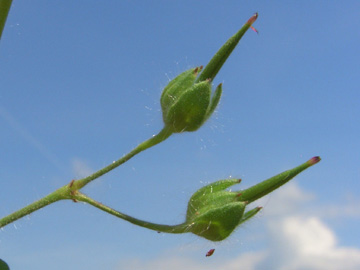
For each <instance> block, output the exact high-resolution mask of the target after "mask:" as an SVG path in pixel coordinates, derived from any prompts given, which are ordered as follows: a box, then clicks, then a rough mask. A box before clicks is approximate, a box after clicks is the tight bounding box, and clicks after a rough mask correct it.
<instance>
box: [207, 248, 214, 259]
mask: <svg viewBox="0 0 360 270" xmlns="http://www.w3.org/2000/svg"><path fill="white" fill-rule="evenodd" d="M214 252H215V248H212V249H210V250H209V251H208V252H207V253H206V255H205V256H206V257H209V256H211V255H213V254H214Z"/></svg>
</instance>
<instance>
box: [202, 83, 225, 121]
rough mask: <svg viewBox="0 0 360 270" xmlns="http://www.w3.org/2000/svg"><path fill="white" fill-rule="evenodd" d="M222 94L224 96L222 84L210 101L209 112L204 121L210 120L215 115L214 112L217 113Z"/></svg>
mask: <svg viewBox="0 0 360 270" xmlns="http://www.w3.org/2000/svg"><path fill="white" fill-rule="evenodd" d="M221 94H222V84H221V83H220V84H219V85H218V86H217V87H216V89H215V92H214V94H213V96H212V98H211V101H210V105H209V108H208V111H207V112H206V116H205V119H204V121H206V120H208V118H209V117H210V116H211V115H212V114H213V112H214V111H215V109H216V107H217V105H218V104H219V101H220V98H221Z"/></svg>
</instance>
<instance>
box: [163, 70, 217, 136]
mask: <svg viewBox="0 0 360 270" xmlns="http://www.w3.org/2000/svg"><path fill="white" fill-rule="evenodd" d="M201 69H202V67H198V68H192V69H189V70H187V71H185V72H183V73H181V74H180V75H178V76H177V77H176V78H174V79H173V80H172V81H170V82H169V84H168V85H167V86H166V87H165V88H164V90H163V92H162V95H161V98H160V103H161V109H162V112H163V120H164V124H165V126H166V127H168V128H169V129H170V130H171V131H172V132H174V133H180V132H184V131H195V130H197V129H199V128H200V127H201V126H202V124H203V123H204V122H205V121H206V120H207V119H208V118H209V117H210V115H211V114H212V113H213V112H214V110H215V108H216V106H217V105H218V103H219V100H220V97H221V92H222V87H221V84H220V85H219V86H218V87H217V88H216V90H215V93H214V95H213V97H211V92H212V91H211V80H210V79H206V80H204V81H201V82H195V81H196V78H197V75H198V73H199V71H201Z"/></svg>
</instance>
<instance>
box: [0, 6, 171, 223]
mask: <svg viewBox="0 0 360 270" xmlns="http://www.w3.org/2000/svg"><path fill="white" fill-rule="evenodd" d="M0 1H1V0H0ZM171 134H172V131H171V130H170V129H169V128H164V129H162V130H161V131H160V132H159V133H158V134H157V135H155V136H153V137H152V138H150V139H149V140H147V141H145V142H143V143H141V144H139V145H138V146H137V147H135V148H134V149H133V150H132V151H130V152H129V153H128V154H126V155H125V156H123V157H122V158H120V159H119V160H117V161H114V162H113V163H111V164H110V165H108V166H106V167H105V168H103V169H100V170H99V171H97V172H95V173H93V174H92V175H90V176H88V177H85V178H83V179H80V180H77V181H72V182H71V183H70V184H68V185H65V186H63V187H61V188H59V189H57V190H55V191H54V192H52V193H50V194H49V195H47V196H45V197H44V198H42V199H40V200H38V201H36V202H34V203H32V204H29V205H28V206H26V207H24V208H22V209H20V210H18V211H16V212H14V213H12V214H10V215H8V216H6V217H4V218H2V219H0V228H1V227H4V226H5V225H7V224H9V223H11V222H13V221H15V220H17V219H19V218H22V217H24V216H26V215H29V214H31V213H32V212H34V211H36V210H38V209H40V208H43V207H44V206H47V205H49V204H51V203H54V202H56V201H59V200H65V199H70V200H76V198H74V194H76V192H77V191H78V190H80V189H81V188H83V187H84V186H85V185H87V184H89V183H90V182H91V181H93V180H95V179H96V178H99V177H100V176H102V175H104V174H106V173H108V172H110V171H111V170H113V169H115V168H116V167H118V166H120V165H121V164H123V163H125V162H126V161H128V160H129V159H130V158H132V157H133V156H135V155H136V154H138V153H140V152H142V151H144V150H146V149H148V148H150V147H152V146H154V145H156V144H158V143H160V142H162V141H164V140H165V139H167V138H168V137H169V136H170V135H171Z"/></svg>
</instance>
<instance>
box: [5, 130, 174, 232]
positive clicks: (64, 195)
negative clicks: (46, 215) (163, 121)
mask: <svg viewBox="0 0 360 270" xmlns="http://www.w3.org/2000/svg"><path fill="white" fill-rule="evenodd" d="M171 134H172V131H171V129H170V128H163V129H162V130H161V131H160V132H159V133H158V134H157V135H155V136H153V137H151V138H150V139H148V140H146V141H145V142H143V143H141V144H139V145H138V146H137V147H135V148H134V149H133V150H132V151H130V152H129V153H128V154H126V155H125V156H123V157H122V158H120V159H119V160H117V161H114V162H113V163H111V164H110V165H108V166H106V167H105V168H103V169H101V170H99V171H97V172H95V173H93V174H92V175H90V176H88V177H85V178H83V179H80V180H77V181H72V182H71V183H70V184H67V185H65V186H63V187H61V188H59V189H57V190H55V191H54V192H52V193H50V194H49V195H47V196H45V197H44V198H42V199H40V200H38V201H36V202H34V203H32V204H29V205H28V206H26V207H24V208H22V209H20V210H18V211H16V212H14V213H12V214H10V215H8V216H6V217H4V218H2V219H0V228H1V227H4V226H5V225H7V224H9V223H11V222H13V221H15V220H17V219H20V218H22V217H24V216H26V215H29V214H31V213H32V212H34V211H36V210H38V209H40V208H43V207H44V206H47V205H49V204H51V203H54V202H56V201H59V200H66V199H69V200H74V199H75V200H76V198H75V197H74V196H75V195H74V194H76V192H77V191H78V190H80V189H81V188H83V187H84V186H85V185H87V184H89V183H90V182H91V181H93V180H95V179H96V178H98V177H100V176H102V175H104V174H106V173H108V172H110V171H111V170H113V169H115V168H116V167H118V166H120V165H121V164H123V163H124V162H126V161H128V160H129V159H130V158H132V157H133V156H135V155H136V154H138V153H140V152H142V151H144V150H146V149H148V148H150V147H152V146H154V145H156V144H158V143H160V142H162V141H164V140H166V139H167V138H168V137H169V136H170V135H171Z"/></svg>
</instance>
